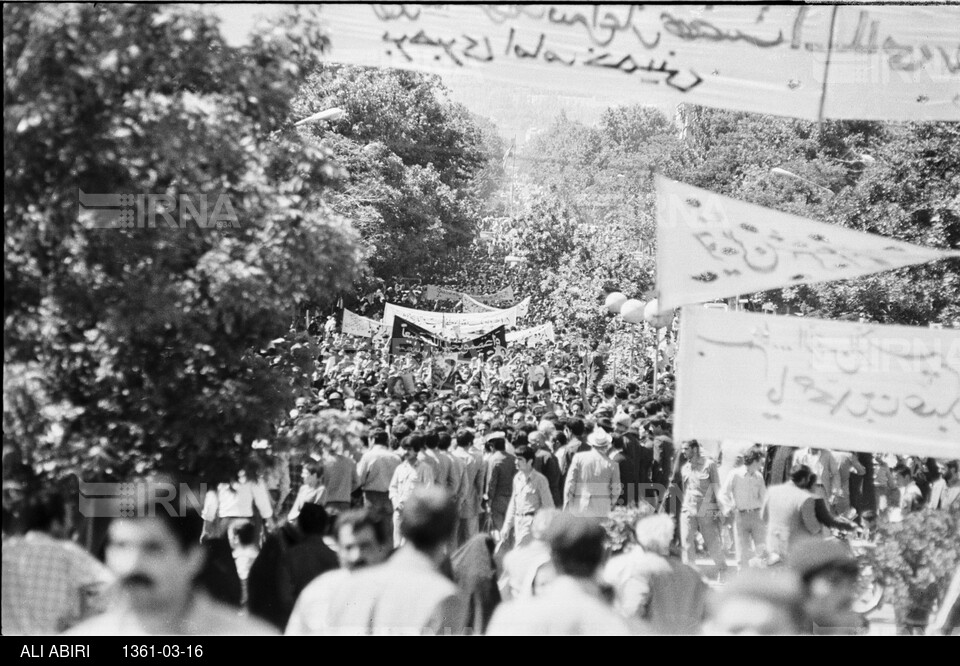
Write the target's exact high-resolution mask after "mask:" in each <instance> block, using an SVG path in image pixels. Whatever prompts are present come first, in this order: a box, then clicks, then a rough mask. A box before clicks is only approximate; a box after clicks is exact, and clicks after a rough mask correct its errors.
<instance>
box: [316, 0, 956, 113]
mask: <svg viewBox="0 0 960 666" xmlns="http://www.w3.org/2000/svg"><path fill="white" fill-rule="evenodd" d="M322 16H323V18H324V20H325V21H326V25H327V28H328V30H329V34H330V35H331V38H332V47H331V50H330V56H329V57H330V60H331V61H334V62H342V63H349V64H356V65H367V66H375V67H397V68H403V69H413V70H418V71H424V72H430V73H436V74H440V75H446V76H456V77H461V78H463V79H476V80H477V82H478V83H479V82H481V81H484V82H491V81H493V82H497V81H502V82H504V83H509V84H512V85H521V86H526V87H530V88H536V89H541V90H545V91H556V92H559V93H563V94H565V95H573V96H577V95H579V96H585V97H590V98H598V97H599V98H603V97H607V98H609V99H610V100H611V101H615V102H616V103H617V104H631V103H644V104H677V103H681V102H689V103H692V104H701V105H705V106H712V107H717V108H724V109H736V110H740V111H751V112H755V113H770V114H774V115H781V116H791V117H796V118H807V119H816V118H819V117H821V112H822V116H823V117H827V118H840V119H871V120H960V54H958V50H957V49H958V45H960V7H951V6H903V5H891V6H857V5H852V6H831V5H818V6H804V5H800V6H797V5H794V6H777V5H773V6H758V5H750V6H737V5H652V6H642V5H483V4H481V5H458V4H446V5H420V4H401V5H387V4H367V5H363V4H337V5H324V6H323V12H322Z"/></svg>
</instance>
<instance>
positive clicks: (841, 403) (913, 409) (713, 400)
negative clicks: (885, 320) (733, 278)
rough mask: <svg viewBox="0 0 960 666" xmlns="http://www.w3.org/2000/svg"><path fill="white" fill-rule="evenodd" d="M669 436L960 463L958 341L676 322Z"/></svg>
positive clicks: (690, 317)
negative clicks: (677, 345) (671, 432)
mask: <svg viewBox="0 0 960 666" xmlns="http://www.w3.org/2000/svg"><path fill="white" fill-rule="evenodd" d="M677 368H678V376H677V392H676V398H675V403H676V414H675V417H674V426H673V428H674V438H675V439H676V440H677V441H683V440H689V439H701V438H702V439H747V440H750V441H752V442H764V443H769V444H783V445H788V446H801V447H802V446H811V447H817V448H827V449H835V450H841V451H867V452H874V453H876V452H880V453H894V454H900V455H907V454H909V455H917V456H932V457H943V458H956V457H958V456H960V332H957V331H953V330H935V329H928V328H914V327H909V326H882V325H879V324H857V323H851V322H838V321H824V320H818V319H810V318H801V317H777V316H770V315H764V314H754V313H744V312H723V311H719V310H709V309H706V308H702V307H696V306H688V307H685V308H684V309H683V314H682V316H681V333H680V352H679V355H678V357H677Z"/></svg>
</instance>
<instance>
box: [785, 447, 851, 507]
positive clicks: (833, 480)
mask: <svg viewBox="0 0 960 666" xmlns="http://www.w3.org/2000/svg"><path fill="white" fill-rule="evenodd" d="M793 461H794V464H795V465H806V466H807V467H809V468H810V471H811V472H812V473H813V474H815V475H816V477H817V478H816V481H815V482H814V484H813V488H811V490H812V491H813V493H814V494H815V495H817V497H820V498H822V499H824V500H826V502H827V505H828V506H829V505H831V504H833V503H834V502H835V501H836V499H837V496H838V494H839V493H840V481H841V480H840V464H839V463H838V462H837V459H836V457H834V455H833V453H831V452H830V451H827V450H826V449H814V448H807V449H800V450H799V451H797V452H796V453H794V455H793Z"/></svg>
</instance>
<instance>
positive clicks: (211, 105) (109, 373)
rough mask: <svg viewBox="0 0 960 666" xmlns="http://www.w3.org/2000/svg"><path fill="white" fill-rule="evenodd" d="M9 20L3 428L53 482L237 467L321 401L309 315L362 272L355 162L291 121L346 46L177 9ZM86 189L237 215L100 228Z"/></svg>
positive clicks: (12, 13) (282, 27)
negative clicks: (345, 179) (347, 172)
mask: <svg viewBox="0 0 960 666" xmlns="http://www.w3.org/2000/svg"><path fill="white" fill-rule="evenodd" d="M3 12H4V14H3V15H4V70H5V71H4V74H5V76H4V97H5V111H4V153H5V155H4V157H5V160H4V161H5V168H4V184H5V189H6V192H7V194H6V197H5V204H4V226H5V239H4V278H5V283H6V289H5V295H4V317H5V327H4V332H5V346H4V360H5V363H6V368H5V382H4V394H5V395H4V397H5V400H4V434H5V436H6V437H9V438H11V439H14V440H19V441H16V443H17V444H18V445H19V446H20V447H21V448H22V449H24V450H25V452H27V453H28V457H29V458H31V459H32V461H33V463H34V464H35V465H36V466H38V467H40V468H42V469H43V470H44V471H45V472H47V473H48V474H49V475H50V476H55V475H58V474H62V473H68V472H76V473H78V474H80V475H81V476H82V477H83V478H85V479H87V480H90V479H93V478H101V479H110V478H112V479H124V478H127V477H129V476H130V475H132V474H135V473H140V472H145V471H149V470H157V469H168V470H176V471H180V472H183V473H190V474H198V475H205V476H206V478H207V479H209V480H213V477H217V478H220V477H223V476H229V475H231V474H232V473H233V472H234V471H235V470H236V469H238V468H239V467H240V466H241V465H242V464H243V463H244V461H245V460H246V459H247V458H248V457H249V456H250V455H251V453H252V449H253V444H254V442H256V441H257V440H262V439H264V438H268V437H270V436H271V435H272V428H273V425H272V424H273V423H275V422H276V421H278V420H279V419H280V418H281V417H282V416H283V415H284V414H285V413H286V412H287V411H288V410H289V409H290V408H291V407H292V405H293V404H294V401H295V399H296V398H297V396H298V395H302V394H303V393H304V392H306V391H308V390H309V382H310V379H311V374H312V371H313V364H314V362H315V358H316V353H315V352H314V351H313V350H312V349H311V346H310V343H309V340H307V339H306V336H304V335H297V334H295V333H288V325H289V321H290V316H291V315H292V314H293V312H294V309H295V306H296V304H297V303H299V302H306V301H310V302H328V301H329V300H330V299H331V298H334V297H335V294H336V293H337V291H338V290H340V289H344V288H346V287H348V286H349V285H350V283H351V281H352V279H353V277H354V276H355V274H356V273H357V270H358V267H359V264H360V255H359V252H358V250H357V239H356V234H355V232H354V231H353V229H352V228H351V226H350V224H349V223H348V222H347V221H346V220H345V219H344V218H343V217H341V216H338V215H336V214H334V213H333V212H332V211H331V210H330V208H329V206H327V205H325V204H324V201H323V193H324V191H325V190H326V188H328V187H330V186H331V185H332V184H333V183H334V182H335V181H336V179H337V178H338V177H340V176H342V173H341V171H340V170H339V169H338V168H337V167H336V166H335V165H334V163H333V162H332V160H331V157H332V154H331V153H330V152H329V151H326V150H323V149H322V148H320V147H317V146H311V145H308V146H304V145H303V144H302V143H301V142H300V141H299V137H298V135H297V134H296V133H295V132H293V131H290V129H289V127H290V124H291V119H292V117H293V116H292V114H291V106H290V102H291V100H292V99H293V97H294V94H295V93H296V91H297V89H298V87H299V85H300V84H301V83H302V81H303V77H304V75H305V74H306V73H307V72H310V71H313V69H314V68H315V67H316V66H317V64H318V58H319V57H320V55H321V53H322V52H323V50H324V49H325V48H326V46H327V40H326V38H325V37H323V36H322V34H321V32H320V31H319V28H318V24H317V22H316V20H315V19H314V18H313V17H312V16H310V15H308V14H299V13H298V14H291V15H289V16H287V17H285V18H284V19H282V21H281V23H280V24H279V25H277V26H275V28H274V29H273V30H269V29H268V30H267V31H265V32H263V33H260V34H258V35H257V36H255V37H254V38H253V39H252V41H251V43H250V44H249V45H248V46H244V47H240V48H233V47H230V46H228V45H227V44H226V43H225V42H224V41H223V39H222V37H221V35H220V33H219V29H218V26H217V21H216V19H214V18H212V17H210V16H207V15H205V14H202V13H199V12H194V11H189V10H185V9H182V8H180V7H174V6H165V5H101V6H91V5H64V6H52V5H30V4H16V5H6V6H5V7H4V10H3ZM78 191H83V192H85V193H124V194H126V193H156V194H161V195H166V196H169V197H171V198H170V199H169V200H168V202H169V203H173V204H176V203H178V202H181V201H182V199H181V196H182V195H184V194H189V195H190V196H192V197H194V200H193V201H194V203H195V204H196V203H197V202H196V199H198V198H202V197H203V196H204V195H205V197H206V200H207V201H209V202H211V208H215V207H219V210H220V212H221V213H222V215H221V217H220V218H219V222H220V224H219V225H218V227H219V228H204V227H203V224H198V223H197V222H196V221H195V219H196V217H198V216H197V215H194V214H192V213H191V212H190V209H189V208H185V207H184V205H183V204H182V203H180V205H179V207H176V208H173V207H171V208H172V209H171V210H170V211H169V217H167V218H166V219H168V220H170V221H171V222H172V223H173V225H174V227H173V228H170V227H169V226H167V225H166V223H165V222H164V221H162V220H161V221H160V223H159V226H158V227H157V228H149V227H146V228H138V227H133V228H124V227H122V226H121V227H120V228H109V229H101V228H92V226H91V224H90V217H89V216H88V215H86V214H85V213H86V211H81V215H80V217H79V219H78V199H77V196H78ZM214 202H217V203H216V206H215V205H214ZM121 203H122V202H121ZM228 211H233V213H235V215H233V216H231V215H229V214H227V212H228ZM199 217H201V220H202V219H203V218H202V216H199ZM121 221H122V218H121ZM271 341H273V342H272V344H271ZM268 347H269V348H270V351H269V352H268ZM261 352H263V353H261ZM8 379H9V383H8V381H7V380H8ZM8 400H9V404H10V405H11V407H8ZM30 418H37V419H39V421H38V423H39V424H41V425H37V424H36V423H34V424H25V423H24V419H30Z"/></svg>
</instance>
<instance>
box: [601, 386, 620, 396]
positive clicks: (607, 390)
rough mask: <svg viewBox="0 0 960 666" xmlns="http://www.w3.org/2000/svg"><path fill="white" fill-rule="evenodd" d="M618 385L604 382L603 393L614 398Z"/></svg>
mask: <svg viewBox="0 0 960 666" xmlns="http://www.w3.org/2000/svg"><path fill="white" fill-rule="evenodd" d="M616 390H617V387H616V386H614V385H613V384H604V385H603V395H604V397H606V398H612V397H613V396H614V394H615V393H616Z"/></svg>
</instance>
